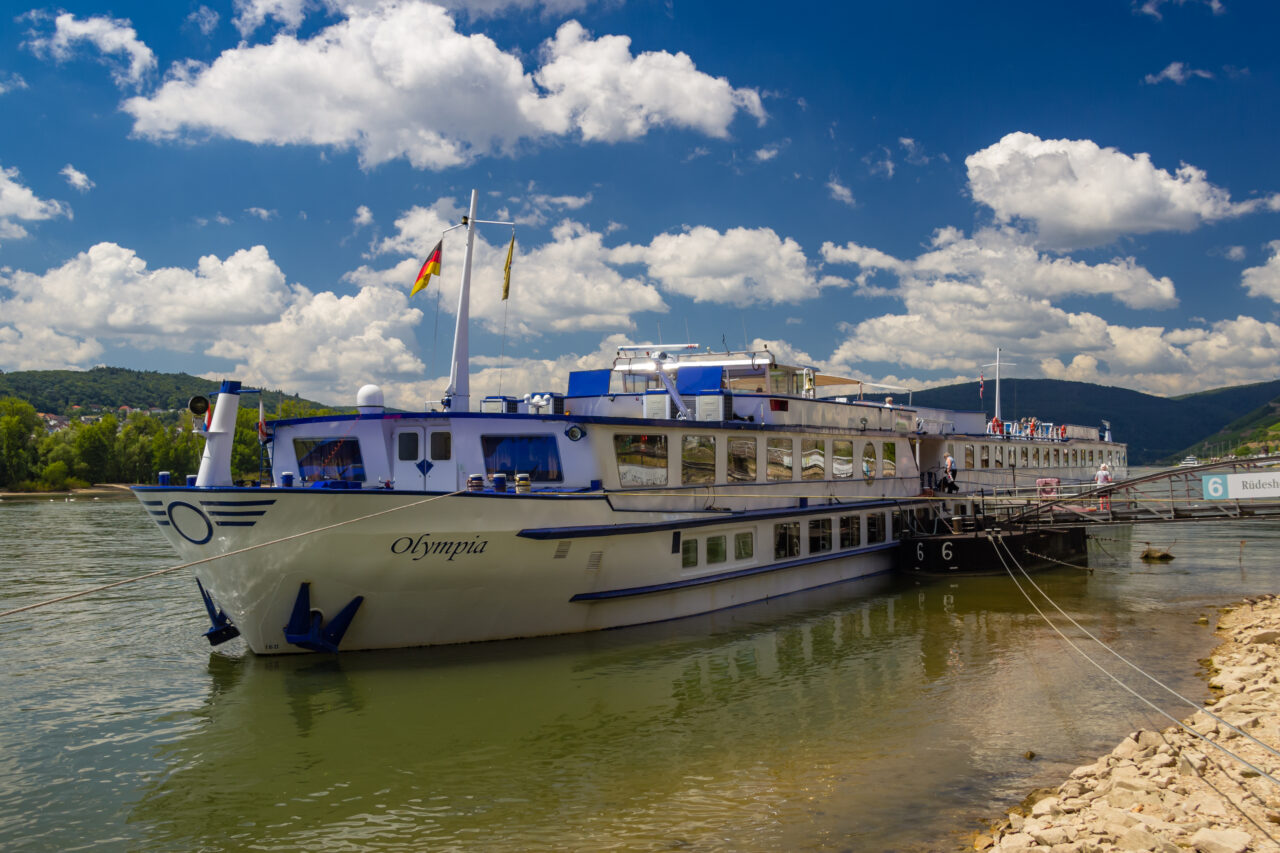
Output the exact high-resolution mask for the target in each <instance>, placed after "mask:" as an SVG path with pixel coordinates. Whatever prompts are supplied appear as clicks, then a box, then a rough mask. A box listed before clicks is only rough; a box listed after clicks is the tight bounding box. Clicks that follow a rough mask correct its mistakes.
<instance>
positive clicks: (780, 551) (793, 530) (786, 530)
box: [773, 521, 800, 560]
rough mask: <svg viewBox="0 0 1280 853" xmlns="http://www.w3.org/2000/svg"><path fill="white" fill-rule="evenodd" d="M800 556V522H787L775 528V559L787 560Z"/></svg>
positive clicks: (776, 525)
mask: <svg viewBox="0 0 1280 853" xmlns="http://www.w3.org/2000/svg"><path fill="white" fill-rule="evenodd" d="M799 556H800V522H798V521H785V522H783V523H782V524H775V525H774V526H773V558H774V559H775V560H785V559H787V558H789V557H799Z"/></svg>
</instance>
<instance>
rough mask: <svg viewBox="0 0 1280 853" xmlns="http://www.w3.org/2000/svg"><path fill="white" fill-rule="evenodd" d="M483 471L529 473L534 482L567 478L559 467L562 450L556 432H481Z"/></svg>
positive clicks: (513, 474)
mask: <svg viewBox="0 0 1280 853" xmlns="http://www.w3.org/2000/svg"><path fill="white" fill-rule="evenodd" d="M480 447H481V449H482V450H483V451H484V471H485V474H486V475H488V476H489V477H492V476H493V475H494V474H506V475H507V476H508V477H510V478H512V479H515V475H516V474H528V475H529V480H530V481H531V482H534V483H559V482H561V481H562V480H564V470H563V469H562V468H561V467H560V449H559V448H558V447H556V437H555V436H554V435H482V436H480Z"/></svg>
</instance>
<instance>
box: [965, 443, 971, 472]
mask: <svg viewBox="0 0 1280 853" xmlns="http://www.w3.org/2000/svg"><path fill="white" fill-rule="evenodd" d="M964 467H966V468H973V445H972V444H966V445H965V446H964Z"/></svg>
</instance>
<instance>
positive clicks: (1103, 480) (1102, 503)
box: [1093, 462, 1112, 509]
mask: <svg viewBox="0 0 1280 853" xmlns="http://www.w3.org/2000/svg"><path fill="white" fill-rule="evenodd" d="M1093 482H1095V483H1097V484H1098V485H1099V486H1105V485H1108V484H1109V483H1111V482H1112V480H1111V471H1109V470H1108V469H1107V463H1105V462H1103V463H1102V464H1101V465H1099V466H1098V473H1096V474H1094V475H1093ZM1098 509H1111V495H1110V494H1109V493H1104V494H1102V495H1100V496H1099V497H1098Z"/></svg>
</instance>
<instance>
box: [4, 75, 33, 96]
mask: <svg viewBox="0 0 1280 853" xmlns="http://www.w3.org/2000/svg"><path fill="white" fill-rule="evenodd" d="M25 88H27V81H26V80H24V79H22V75H21V74H0V95H3V94H5V93H6V92H14V91H17V90H18V89H25Z"/></svg>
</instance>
